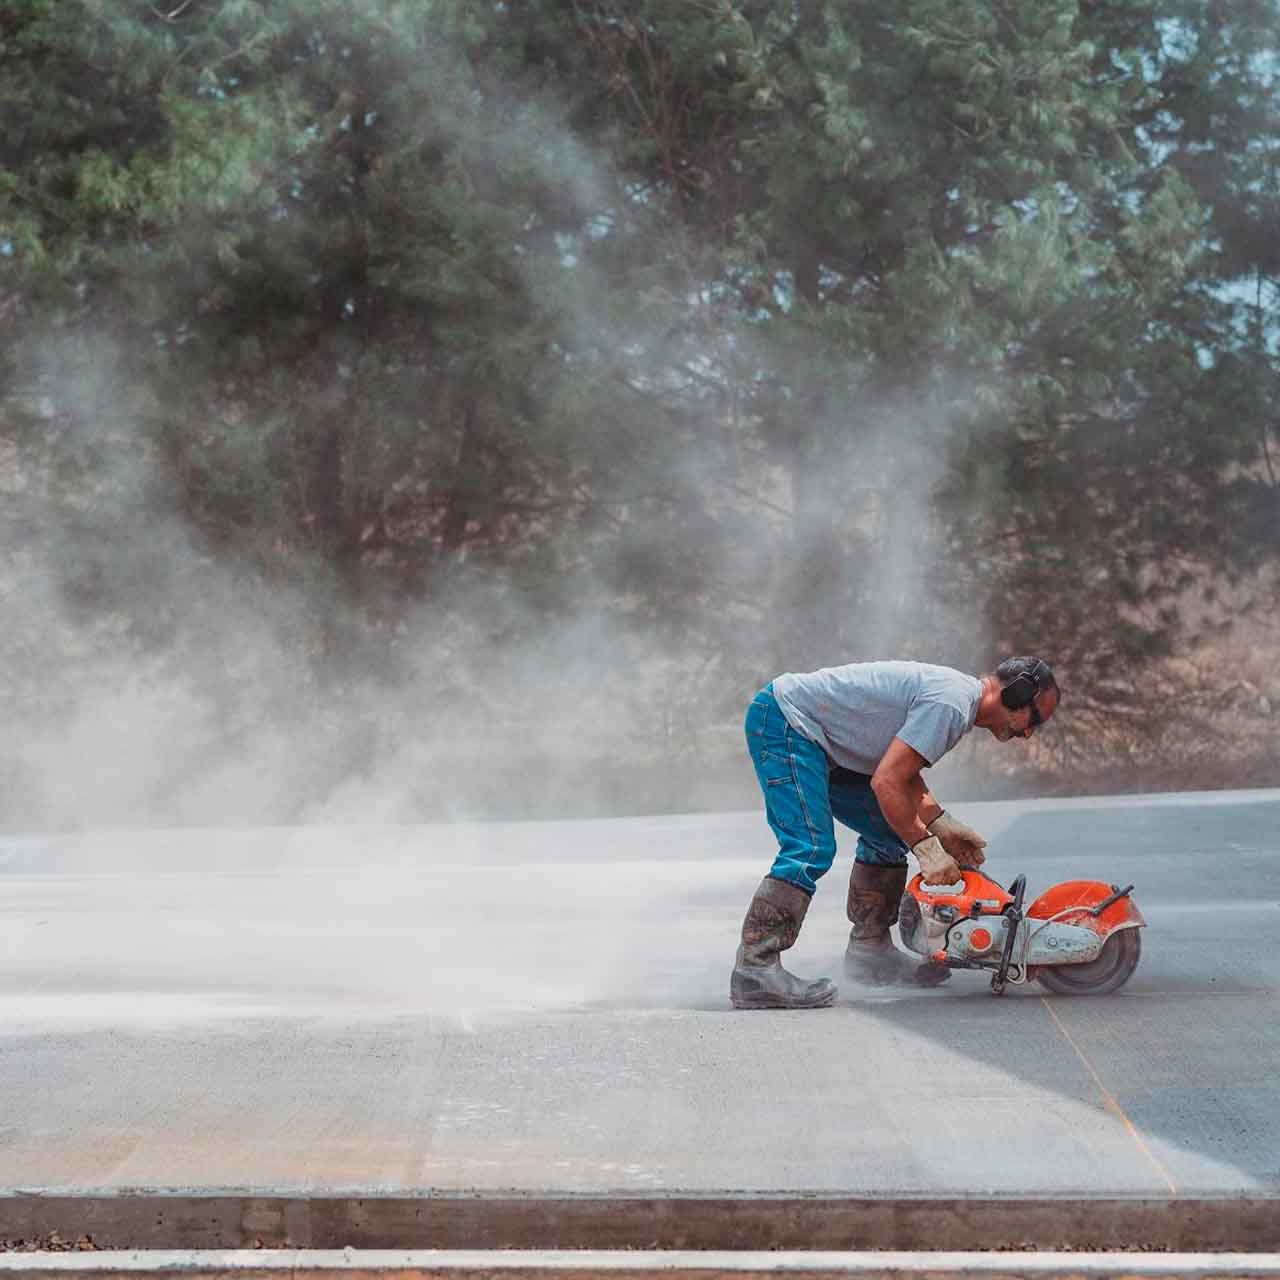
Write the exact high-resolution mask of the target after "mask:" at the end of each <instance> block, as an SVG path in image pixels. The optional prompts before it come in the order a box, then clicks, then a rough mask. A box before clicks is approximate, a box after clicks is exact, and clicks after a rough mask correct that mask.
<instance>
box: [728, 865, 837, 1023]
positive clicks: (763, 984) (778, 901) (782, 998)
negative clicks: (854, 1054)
mask: <svg viewBox="0 0 1280 1280" xmlns="http://www.w3.org/2000/svg"><path fill="white" fill-rule="evenodd" d="M808 910H809V895H808V894H807V893H805V891H804V890H803V889H801V888H798V887H797V886H796V885H794V884H788V883H787V882H786V881H785V880H775V879H774V878H773V877H772V876H765V878H764V879H763V880H761V881H760V887H759V888H758V889H757V890H756V894H755V897H754V898H752V899H751V905H750V906H749V907H748V908H747V917H746V919H745V920H743V922H742V943H741V945H740V946H739V947H738V954H737V956H736V957H735V959H734V962H733V976H732V977H731V978H730V979H729V1000H730V1001H731V1002H732V1004H733V1007H734V1008H735V1009H822V1008H824V1007H825V1006H827V1005H829V1004H830V1003H831V1002H832V1001H833V1000H834V999H835V998H836V988H835V984H834V983H833V982H830V981H829V980H828V979H826V978H815V979H813V980H808V979H805V978H797V977H796V976H795V974H794V973H788V972H787V970H786V969H784V968H783V967H782V961H781V960H779V959H778V956H779V955H780V954H781V953H782V952H783V951H785V950H786V949H787V948H788V947H790V946H792V945H794V943H795V940H796V938H797V937H799V936H800V926H801V925H802V924H803V923H804V917H805V912H806V911H808Z"/></svg>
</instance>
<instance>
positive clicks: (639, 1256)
mask: <svg viewBox="0 0 1280 1280" xmlns="http://www.w3.org/2000/svg"><path fill="white" fill-rule="evenodd" d="M275 1274H286V1275H288V1276H290V1277H292V1278H293V1280H473V1278H475V1277H482V1278H487V1277H491V1276H501V1277H502V1278H503V1280H525V1278H526V1277H528V1278H530V1280H535V1278H536V1280H549V1278H550V1277H561V1276H563V1277H579V1278H582V1280H585V1278H586V1277H593V1276H609V1277H611V1278H612V1280H627V1278H628V1277H632V1276H635V1277H645V1278H646V1280H649V1278H651V1277H655V1276H657V1277H662V1278H663V1280H695V1278H696V1280H715V1278H717V1277H733V1278H734V1280H756V1278H757V1277H759V1278H760V1280H765V1278H766V1277H773V1276H779V1275H782V1276H787V1275H796V1276H802V1277H804V1280H836V1278H837V1277H858V1278H859V1280H873V1278H879V1277H898V1276H903V1277H907V1276H910V1277H921V1278H922V1280H953V1278H954V1280H962V1278H968V1277H974V1278H976V1277H983V1278H984V1280H1003V1278H1005V1277H1007V1278H1008V1280H1021V1278H1022V1277H1028V1276H1035V1277H1039V1278H1042V1280H1077V1278H1078V1277H1102V1276H1134V1277H1139V1276H1140V1277H1143V1278H1144V1280H1161V1278H1163V1277H1169V1278H1170V1280H1174V1278H1176V1280H1192V1278H1193V1277H1195V1278H1200V1277H1203V1278H1205V1280H1208V1278H1209V1277H1222V1278H1224V1280H1225V1278H1226V1277H1236V1276H1241V1277H1243V1276H1276V1275H1280V1254H1274V1253H1273V1254H1239V1253H1229V1254H1206V1253H1178V1254H1159V1255H1154V1256H1143V1255H1140V1254H1138V1255H1135V1254H1085V1253H1057V1254H1043V1253H1018V1254H982V1253H958V1252H948V1253H902V1252H886V1253H776V1252H771V1253H745V1252H744V1253H723V1252H718V1253H690V1252H674V1251H673V1252H665V1253H634V1252H628V1253H604V1252H599V1251H586V1252H582V1253H573V1252H567V1251H566V1252H556V1253H550V1252H548V1253H540V1254H532V1255H531V1254H511V1253H498V1252H489V1251H478V1250H476V1251H468V1252H459V1253H444V1254H442V1253H433V1252H429V1251H425V1250H424V1251H417V1252H403V1251H391V1250H383V1251H372V1250H370V1251H360V1250H342V1251H329V1250H303V1249H298V1250H293V1249H290V1250H282V1251H280V1252H279V1253H273V1254H264V1253H261V1252H255V1251H253V1250H240V1251H223V1252H217V1253H191V1252H175V1253H152V1254H136V1253H51V1254H43V1255H40V1256H38V1257H33V1256H31V1255H9V1256H7V1257H6V1256H3V1255H0V1275H3V1276H6V1277H8V1278H9V1280H17V1278H18V1277H33V1278H34V1277H44V1276H79V1277H84V1278H85V1280H114V1278H115V1277H120V1278H121V1280H123V1278H125V1277H145V1278H147V1280H161V1278H167V1277H171V1276H172V1277H179V1276H197V1277H204V1278H205V1280H223V1278H224V1277H225V1278H227V1280H230V1278H232V1277H235V1278H236V1280H239V1278H241V1277H250V1276H270V1275H275Z"/></svg>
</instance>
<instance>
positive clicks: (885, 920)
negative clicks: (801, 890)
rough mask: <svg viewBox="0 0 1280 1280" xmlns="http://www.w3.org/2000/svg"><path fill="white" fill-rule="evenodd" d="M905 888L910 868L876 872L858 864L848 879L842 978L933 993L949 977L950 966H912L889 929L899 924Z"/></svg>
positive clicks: (889, 868)
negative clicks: (908, 986) (902, 985)
mask: <svg viewBox="0 0 1280 1280" xmlns="http://www.w3.org/2000/svg"><path fill="white" fill-rule="evenodd" d="M906 883H907V869H906V867H878V866H872V865H871V864H869V863H865V862H855V863H854V864H853V872H852V874H851V875H850V876H849V903H848V915H849V922H850V924H852V925H853V928H852V929H850V930H849V945H848V947H847V948H846V949H845V953H844V976H845V977H846V978H848V979H849V980H850V981H851V982H861V983H866V984H868V985H870V986H876V987H879V986H886V985H889V984H892V983H911V984H913V985H915V986H921V987H933V986H937V984H938V983H939V982H945V981H946V980H947V979H948V978H949V977H950V976H951V970H950V969H948V968H947V967H946V965H941V964H934V963H933V962H932V961H926V962H924V963H923V964H922V963H921V962H920V961H919V960H913V959H912V958H911V957H910V956H908V955H906V954H905V953H903V952H901V951H899V950H898V948H897V947H895V946H894V945H893V939H892V938H890V937H889V926H890V925H891V924H893V922H894V921H895V920H896V919H897V918H898V903H899V902H900V901H901V899H902V891H903V889H904V888H905V887H906Z"/></svg>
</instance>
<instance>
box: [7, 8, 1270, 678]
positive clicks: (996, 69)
mask: <svg viewBox="0 0 1280 1280" xmlns="http://www.w3.org/2000/svg"><path fill="white" fill-rule="evenodd" d="M1277 17H1280V15H1278V14H1277V12H1276V6H1275V5H1274V4H1273V3H1271V2H1266V3H1250V4H1242V5H1238V6H1233V7H1232V8H1231V9H1230V11H1229V12H1228V11H1227V10H1225V9H1224V8H1223V6H1221V5H1218V4H1210V3H1208V0H1203V2H1201V0H1159V2H1158V3H1157V2H1156V0H1124V3H1116V4H1107V5H1100V4H1089V3H1083V2H1081V3H1079V4H1071V3H1069V4H1058V3H1054V4H1049V3H1046V2H1045V0H901V2H900V3H895V4H893V5H887V4H863V3H856V4H855V3H844V2H839V3H838V2H835V0H831V2H829V3H823V4H816V3H815V4H794V3H782V2H780V0H572V2H569V0H521V2H520V3H511V4H504V5H493V6H476V5H473V4H468V3H465V2H463V0H272V3H269V4H268V3H265V0H220V2H218V3H205V2H204V0H191V3H188V4H185V5H179V6H176V7H173V6H170V7H169V8H168V9H164V8H157V7H153V6H150V5H134V4H125V3H123V2H122V0H60V2H59V3H56V4H55V3H53V2H52V0H23V2H22V3H12V2H10V3H0V98H2V99H3V101H4V102H5V103H6V110H5V112H4V118H3V121H2V122H0V244H2V245H3V254H4V256H3V257H0V291H2V296H3V298H4V299H8V300H9V301H8V302H7V303H6V305H5V306H4V307H3V308H0V326H2V327H4V329H5V333H4V335H3V336H4V337H6V338H7V339H8V341H7V342H6V344H5V346H6V350H7V351H8V352H9V357H8V362H7V364H6V365H5V366H4V367H3V369H2V371H0V376H3V378H4V379H5V380H6V381H5V385H4V387H3V392H4V395H5V400H4V404H5V406H7V407H6V408H5V410H4V418H3V421H0V428H3V432H4V433H5V434H7V435H9V436H11V437H12V438H14V439H18V440H20V441H21V444H22V448H23V449H24V450H28V451H31V452H28V453H26V454H25V456H26V457H27V458H28V459H29V460H32V465H33V466H34V465H36V464H35V462H34V459H36V458H37V457H39V458H40V459H41V460H42V461H41V462H40V465H41V466H43V465H45V464H46V463H47V465H48V466H49V468H50V469H51V470H50V471H49V473H48V474H50V475H51V476H53V477H54V479H53V480H51V482H50V483H51V484H53V486H54V487H55V488H58V489H60V490H61V491H62V495H63V497H64V499H65V500H66V501H67V502H68V503H70V504H71V505H74V503H75V501H78V499H77V498H75V496H74V495H75V494H76V493H77V492H79V491H82V490H83V487H84V485H85V484H86V477H87V476H88V475H90V474H91V473H93V471H94V469H95V466H97V465H99V464H100V463H101V459H102V457H103V456H104V455H105V456H108V457H109V456H110V455H111V454H112V452H113V451H114V450H117V449H118V448H120V447H121V443H120V442H121V440H122V439H123V438H125V437H127V438H129V439H131V440H132V441H133V444H132V446H131V447H133V448H135V449H137V450H138V451H139V453H140V455H141V456H143V457H145V458H146V459H147V465H148V467H149V468H151V471H150V472H149V475H150V479H149V481H148V484H147V495H146V500H147V502H148V503H153V504H154V503H157V502H159V503H162V504H163V505H164V507H165V509H166V510H167V511H169V512H171V513H173V514H175V515H177V516H178V517H180V519H181V520H182V522H183V523H184V526H185V527H186V528H188V529H189V530H190V531H191V535H192V537H193V538H194V539H195V540H196V542H197V543H198V544H199V545H200V546H202V547H204V548H206V549H208V550H209V551H210V552H216V553H217V555H218V556H220V557H229V558H231V559H233V560H235V561H237V562H239V563H243V564H247V565H251V566H253V568H254V569H255V570H256V571H257V572H260V573H262V574H264V575H267V576H269V577H277V578H284V579H288V578H294V579H297V580H303V579H315V580H323V581H324V582H326V583H327V584H329V586H330V587H331V588H332V589H334V590H337V591H339V592H340V593H341V594H342V595H343V597H344V599H346V600H347V601H348V602H350V603H352V604H353V605H354V607H355V608H356V609H357V614H358V616H360V617H363V618H364V619H366V620H371V621H370V625H373V621H377V620H385V619H387V618H393V617H396V616H399V615H400V614H402V613H403V612H404V611H405V610H406V609H407V608H409V607H411V606H412V605H413V604H415V603H416V602H421V601H427V602H433V603H436V604H438V605H439V606H440V607H441V608H446V609H448V608H453V607H455V606H454V603H453V602H456V601H459V600H461V599H462V598H463V587H464V586H466V585H471V586H474V587H476V588H477V589H481V588H482V589H485V590H487V589H489V588H490V587H492V586H493V584H495V583H499V584H502V588H503V590H505V591H508V592H509V593H511V596H512V598H513V599H516V600H518V601H519V602H520V606H521V608H522V609H525V610H528V611H531V612H532V613H533V614H537V613H539V612H544V613H546V614H548V615H549V616H553V617H554V616H557V615H558V614H561V613H563V612H565V611H567V610H568V609H569V608H570V607H571V601H572V596H571V593H570V592H569V591H568V584H569V583H570V582H571V581H573V580H575V579H577V580H589V581H591V582H592V583H593V584H595V586H596V589H597V590H598V591H599V592H601V593H602V594H603V595H604V596H605V597H606V598H607V599H608V600H609V601H611V602H613V605H614V607H616V608H617V609H618V610H619V611H621V612H622V613H624V614H625V615H627V616H628V617H630V618H633V619H635V620H636V622H637V625H639V626H641V627H642V628H644V629H646V630H647V631H648V632H649V633H650V634H656V635H661V636H662V637H663V638H664V641H666V642H669V643H671V644H672V645H674V646H676V648H677V650H679V649H681V648H683V650H684V651H686V652H687V653H688V655H689V661H690V662H691V663H696V662H697V661H699V660H700V657H701V655H703V654H714V655H716V656H717V658H718V659H719V660H720V661H722V662H723V664H724V668H723V670H724V678H725V680H726V681H732V680H734V679H738V678H740V677H739V675H738V673H740V672H743V671H747V670H753V671H756V672H761V671H767V670H768V669H769V668H770V667H771V666H788V667H801V666H803V665H806V664H807V663H810V662H817V661H833V660H840V659H843V658H851V657H856V656H870V654H871V653H872V652H874V651H876V650H877V649H878V650H879V651H880V652H885V651H890V650H894V651H901V650H904V649H906V648H909V647H910V645H911V644H912V643H914V644H915V645H916V647H917V649H918V651H919V656H922V657H930V658H935V659H945V660H951V661H959V660H960V658H961V657H967V658H968V659H969V660H970V661H972V662H974V663H986V662H988V661H989V660H990V658H991V657H992V656H993V650H995V649H997V648H1000V647H1008V648H1014V649H1018V650H1032V649H1040V650H1043V651H1045V652H1048V653H1051V654H1053V655H1055V656H1056V657H1058V659H1059V661H1060V662H1061V663H1062V664H1063V666H1064V668H1065V669H1066V670H1067V672H1068V673H1069V676H1070V678H1071V679H1072V680H1073V681H1076V682H1079V683H1080V685H1081V686H1083V687H1089V686H1090V685H1091V684H1093V683H1097V682H1098V681H1101V680H1102V679H1103V677H1104V675H1105V673H1106V672H1107V671H1108V670H1111V669H1113V668H1114V667H1115V666H1117V665H1119V664H1126V665H1132V664H1135V663H1142V662H1148V661H1152V660H1154V659H1156V658H1158V657H1159V655H1162V654H1166V653H1169V652H1171V651H1174V650H1176V649H1178V648H1179V646H1183V645H1185V644H1187V643H1188V642H1189V641H1190V640H1191V639H1192V638H1193V636H1192V635H1191V630H1193V628H1191V627H1190V622H1189V619H1188V618H1186V617H1184V616H1183V614H1182V612H1181V611H1180V610H1179V608H1178V603H1179V601H1180V599H1181V598H1182V597H1183V595H1184V594H1185V593H1186V592H1187V591H1188V589H1189V586H1190V585H1191V584H1192V583H1200V582H1205V581H1212V580H1213V579H1214V578H1215V577H1216V576H1218V575H1223V576H1231V575H1240V574H1243V573H1244V572H1245V570H1246V569H1248V568H1251V567H1252V566H1253V565H1255V564H1256V563H1257V562H1258V561H1259V560H1260V559H1262V558H1264V557H1265V558H1270V557H1271V556H1272V554H1273V552H1274V551H1275V550H1276V549H1277V546H1278V539H1277V535H1276V533H1275V528H1276V526H1275V521H1274V503H1275V491H1276V490H1275V474H1274V468H1276V467H1280V453H1277V452H1276V441H1275V440H1274V439H1273V438H1272V437H1273V433H1274V431H1275V429H1276V419H1275V414H1274V411H1273V410H1272V408H1271V406H1272V405H1273V404H1274V396H1275V390H1276V384H1277V375H1278V371H1277V368H1276V334H1275V330H1274V320H1273V316H1274V305H1275V301H1276V297H1277V293H1276V289H1277V285H1276V283H1275V282H1276V281H1277V280H1280V259H1278V258H1277V255H1278V254H1280V248H1277V244H1278V243H1280V242H1278V241H1277V239H1276V237H1275V235H1274V227H1275V225H1276V220H1277V215H1280V194H1278V192H1280V186H1278V184H1277V180H1276V167H1275V159H1276V144H1277V139H1276V133H1275V130H1276V124H1275V121H1276V119H1277V116H1276V111H1275V107H1276V99H1275V95H1276V83H1275V73H1274V67H1275V65H1276V61H1275V59H1276V47H1275V45H1276V40H1277V31H1280V23H1277ZM68 342H70V343H73V344H78V343H87V344H90V345H92V344H94V343H99V344H104V345H107V346H109V349H110V350H111V351H112V352H113V353H114V354H113V360H115V361H116V362H117V367H116V374H117V376H118V380H119V383H120V384H121V386H123V387H126V388H128V391H127V393H125V392H122V391H120V390H119V389H118V388H117V389H115V390H113V391H112V392H111V394H112V396H113V397H114V403H115V409H114V410H113V412H112V414H98V413H97V412H96V411H95V410H94V409H93V408H92V407H91V406H89V405H88V404H87V403H86V402H85V398H84V397H80V398H79V399H77V398H75V397H71V398H70V400H69V399H68V398H67V397H65V396H61V395H59V394H51V393H49V392H48V390H47V389H46V390H45V391H44V392H42V394H44V395H46V397H47V398H48V397H50V396H51V398H52V401H53V403H54V411H53V412H54V418H53V420H54V421H56V422H57V423H58V424H60V430H59V432H54V433H50V432H43V433H42V431H41V430H40V428H39V426H38V424H39V423H40V422H41V421H46V419H41V418H40V416H39V415H38V414H37V415H32V414H31V413H30V412H28V410H29V407H30V405H31V404H32V403H35V400H33V399H32V395H33V393H32V390H31V388H32V387H33V386H34V385H36V384H37V383H39V385H40V386H41V387H45V386H46V383H48V382H49V380H50V379H52V384H53V387H54V391H55V392H56V390H57V383H58V380H59V378H64V379H65V380H67V381H70V380H72V379H73V378H74V376H75V375H74V371H73V370H72V371H68V368H67V366H66V365H65V363H63V362H62V361H61V357H60V356H59V355H58V352H61V351H64V350H65V344H66V343H68ZM51 352H52V353H53V354H52V355H51V354H50V353H51ZM60 370H61V372H60ZM41 379H43V380H44V381H41ZM36 399H39V397H38V396H37V397H36ZM113 416H118V417H119V419H120V420H121V422H122V423H123V424H124V425H118V426H117V427H116V428H112V429H110V430H109V429H108V427H107V425H106V420H107V419H108V418H111V417H113ZM24 424H25V425H24ZM72 424H74V429H73V427H72ZM64 428H65V429H64ZM55 437H56V438H55ZM72 441H76V442H79V443H77V444H76V445H75V447H74V448H73V447H72V445H71V442H72ZM86 441H87V442H91V444H92V447H93V450H94V451H95V456H96V457H97V458H98V463H95V464H89V463H86V462H85V460H84V456H83V455H82V454H80V453H78V452H77V451H78V450H80V449H82V448H83V447H84V446H85V442H86ZM37 444H38V448H37ZM59 459H61V461H59ZM76 459H78V461H76ZM69 460H70V461H69ZM107 474H110V469H109V468H108V469H107ZM123 494H124V491H123V490H121V491H120V492H119V493H117V498H118V500H119V501H120V502H121V504H122V506H123V507H126V508H127V507H128V506H129V505H130V503H132V502H133V501H134V499H135V498H136V495H133V496H132V497H128V496H122V495H123ZM921 566H923V568H921ZM126 597H127V592H125V591H124V590H123V589H122V590H121V592H120V593H119V594H118V596H117V597H116V600H117V602H118V601H120V600H123V599H125V598H126ZM457 607H461V606H460V605H459V606H457ZM944 619H945V620H946V622H945V624H944V621H943V620H944ZM925 620H931V621H930V622H929V625H928V626H925V625H924V623H925ZM320 631H321V632H322V633H323V637H324V638H323V639H322V641H318V642H317V651H318V652H321V653H322V654H323V655H324V656H325V657H326V658H328V659H333V658H336V657H339V656H340V654H339V652H338V651H339V650H341V648H342V644H343V642H342V641H340V640H339V639H338V638H336V637H335V635H334V634H333V633H332V631H331V630H326V629H325V627H323V626H321V627H320ZM910 637H916V639H915V640H914V641H912V640H910V639H909V638H910ZM921 637H924V638H923V639H922V638H921ZM348 638H349V637H348ZM741 678H745V677H741Z"/></svg>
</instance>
